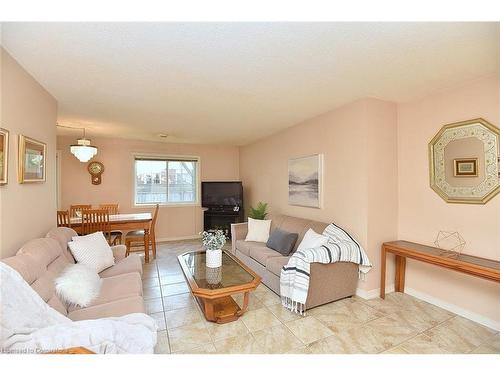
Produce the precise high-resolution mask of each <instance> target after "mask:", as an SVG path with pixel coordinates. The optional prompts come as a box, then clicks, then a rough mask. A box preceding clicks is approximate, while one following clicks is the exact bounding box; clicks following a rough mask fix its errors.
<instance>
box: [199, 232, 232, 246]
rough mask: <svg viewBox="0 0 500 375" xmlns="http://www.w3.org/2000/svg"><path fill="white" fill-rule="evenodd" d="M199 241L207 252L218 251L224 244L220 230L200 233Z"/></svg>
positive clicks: (224, 239)
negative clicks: (200, 240)
mask: <svg viewBox="0 0 500 375" xmlns="http://www.w3.org/2000/svg"><path fill="white" fill-rule="evenodd" d="M201 239H202V243H203V246H205V248H206V249H207V250H220V249H222V247H223V246H224V244H225V243H226V236H225V234H224V231H222V230H220V229H218V230H215V231H212V232H207V231H205V232H202V233H201Z"/></svg>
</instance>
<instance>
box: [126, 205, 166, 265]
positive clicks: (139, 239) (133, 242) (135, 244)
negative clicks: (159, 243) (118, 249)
mask: <svg viewBox="0 0 500 375" xmlns="http://www.w3.org/2000/svg"><path fill="white" fill-rule="evenodd" d="M159 210H160V205H159V204H157V205H156V207H155V210H154V213H153V219H152V220H151V224H150V227H149V247H151V249H152V250H153V259H156V235H155V226H156V220H157V219H158V211H159ZM125 246H127V251H126V253H125V256H128V255H129V254H130V253H131V252H132V251H141V249H139V250H133V248H143V247H144V231H143V230H138V231H134V232H130V233H128V234H127V236H126V237H125ZM142 251H144V253H146V249H142ZM147 258H149V256H148V257H147ZM147 258H146V259H147Z"/></svg>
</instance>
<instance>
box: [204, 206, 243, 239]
mask: <svg viewBox="0 0 500 375" xmlns="http://www.w3.org/2000/svg"><path fill="white" fill-rule="evenodd" d="M204 209H205V212H204V213H203V230H206V231H208V230H215V229H221V230H223V231H224V233H225V234H226V237H228V238H230V237H231V224H235V223H242V222H243V221H244V214H243V208H242V207H239V210H237V211H235V206H211V207H204Z"/></svg>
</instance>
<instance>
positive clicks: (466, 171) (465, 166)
mask: <svg viewBox="0 0 500 375" xmlns="http://www.w3.org/2000/svg"><path fill="white" fill-rule="evenodd" d="M453 165H454V168H453V175H454V176H455V177H477V176H478V173H477V158H468V159H454V160H453Z"/></svg>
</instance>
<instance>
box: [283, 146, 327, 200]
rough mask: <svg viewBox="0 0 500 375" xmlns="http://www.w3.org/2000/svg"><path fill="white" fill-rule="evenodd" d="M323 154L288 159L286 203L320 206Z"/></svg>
mask: <svg viewBox="0 0 500 375" xmlns="http://www.w3.org/2000/svg"><path fill="white" fill-rule="evenodd" d="M322 178H323V155H321V154H316V155H310V156H304V157H300V158H296V159H290V160H289V161H288V204H291V205H293V206H304V207H314V208H320V207H321V203H322V201H321V198H322V197H321V190H322V187H321V184H322Z"/></svg>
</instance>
